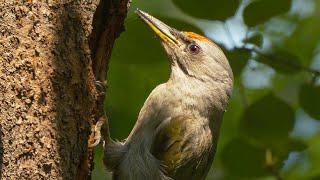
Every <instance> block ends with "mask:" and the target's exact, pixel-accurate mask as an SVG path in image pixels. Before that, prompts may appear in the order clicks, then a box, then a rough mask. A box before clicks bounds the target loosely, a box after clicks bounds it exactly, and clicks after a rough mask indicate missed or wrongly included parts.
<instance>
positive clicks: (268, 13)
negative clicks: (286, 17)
mask: <svg viewBox="0 0 320 180" xmlns="http://www.w3.org/2000/svg"><path fill="white" fill-rule="evenodd" d="M290 6H291V0H280V1H279V0H256V1H253V2H252V3H251V4H249V5H248V6H247V7H246V8H245V9H244V12H243V17H244V21H245V23H246V24H247V25H248V26H256V25H258V24H262V23H264V22H265V21H267V20H269V19H270V18H272V17H274V16H277V15H280V14H283V13H285V12H287V11H289V9H290Z"/></svg>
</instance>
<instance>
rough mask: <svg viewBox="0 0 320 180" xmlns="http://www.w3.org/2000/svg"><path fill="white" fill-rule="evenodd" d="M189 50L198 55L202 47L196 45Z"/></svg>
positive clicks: (191, 45) (189, 47)
mask: <svg viewBox="0 0 320 180" xmlns="http://www.w3.org/2000/svg"><path fill="white" fill-rule="evenodd" d="M188 50H189V52H190V53H192V54H198V53H199V52H200V47H199V46H198V45H196V44H190V45H189V46H188Z"/></svg>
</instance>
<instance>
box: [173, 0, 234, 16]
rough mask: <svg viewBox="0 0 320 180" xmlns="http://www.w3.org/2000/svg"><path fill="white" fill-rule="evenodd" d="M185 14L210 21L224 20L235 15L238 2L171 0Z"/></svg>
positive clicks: (231, 0) (223, 0) (228, 0)
mask: <svg viewBox="0 0 320 180" xmlns="http://www.w3.org/2000/svg"><path fill="white" fill-rule="evenodd" d="M173 2H174V3H175V4H176V5H177V6H178V7H179V8H180V9H182V10H183V11H184V12H186V13H187V14H189V15H191V16H194V17H197V18H201V19H212V20H221V21H223V20H226V19H227V18H228V17H231V16H233V15H234V14H235V12H236V10H237V8H238V7H239V0H202V1H193V0H173Z"/></svg>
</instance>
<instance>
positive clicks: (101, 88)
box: [95, 81, 107, 96]
mask: <svg viewBox="0 0 320 180" xmlns="http://www.w3.org/2000/svg"><path fill="white" fill-rule="evenodd" d="M95 85H96V88H97V91H98V93H99V96H104V95H105V92H106V89H107V82H106V81H95Z"/></svg>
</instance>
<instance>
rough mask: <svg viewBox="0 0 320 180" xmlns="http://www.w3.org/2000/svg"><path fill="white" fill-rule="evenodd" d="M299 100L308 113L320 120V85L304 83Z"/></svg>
mask: <svg viewBox="0 0 320 180" xmlns="http://www.w3.org/2000/svg"><path fill="white" fill-rule="evenodd" d="M299 102H300V105H301V107H302V108H303V109H304V111H305V112H306V113H308V114H309V115H310V116H311V117H312V118H315V119H317V120H320V86H315V85H312V84H303V85H302V86H301V89H300V92H299Z"/></svg>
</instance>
